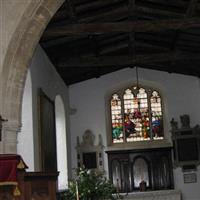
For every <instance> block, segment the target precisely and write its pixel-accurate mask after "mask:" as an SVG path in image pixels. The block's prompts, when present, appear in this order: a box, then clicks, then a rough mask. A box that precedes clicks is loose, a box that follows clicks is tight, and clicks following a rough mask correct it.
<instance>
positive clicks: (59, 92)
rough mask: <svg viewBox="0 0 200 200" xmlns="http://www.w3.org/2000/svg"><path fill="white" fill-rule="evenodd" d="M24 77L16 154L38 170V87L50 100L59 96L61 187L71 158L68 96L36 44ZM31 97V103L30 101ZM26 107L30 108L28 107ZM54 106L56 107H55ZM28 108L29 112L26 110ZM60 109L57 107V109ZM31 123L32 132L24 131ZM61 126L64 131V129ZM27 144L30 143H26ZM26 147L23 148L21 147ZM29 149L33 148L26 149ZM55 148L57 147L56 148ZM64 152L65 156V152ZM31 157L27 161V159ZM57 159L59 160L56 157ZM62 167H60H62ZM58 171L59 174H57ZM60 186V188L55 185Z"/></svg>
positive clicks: (50, 64)
mask: <svg viewBox="0 0 200 200" xmlns="http://www.w3.org/2000/svg"><path fill="white" fill-rule="evenodd" d="M29 73H30V76H31V80H32V84H30V83H29V82H30V81H28V80H29ZM29 73H28V78H27V81H26V84H25V90H24V96H23V103H22V108H24V109H22V116H24V117H22V130H21V132H20V134H19V137H18V153H19V154H20V155H22V157H23V158H24V161H25V162H27V164H28V165H30V166H31V167H30V169H33V170H35V171H38V170H40V164H39V143H38V141H39V140H38V106H37V104H38V99H37V98H38V89H39V88H41V89H42V90H43V91H44V92H45V94H46V95H47V96H48V97H49V98H50V99H51V100H53V101H55V100H56V97H58V96H59V98H60V99H59V100H60V101H61V99H62V104H63V105H62V109H64V110H63V113H62V115H63V116H64V117H65V125H64V126H62V131H63V134H66V135H64V136H63V137H65V142H66V143H67V144H66V143H65V147H66V148H67V149H68V150H67V149H65V152H64V150H63V149H62V150H63V152H64V154H62V156H63V159H62V161H63V163H62V164H61V163H59V166H60V165H62V169H63V166H65V167H66V169H65V170H66V172H68V177H66V174H65V181H66V183H65V186H66V185H67V179H68V178H70V176H71V174H70V172H71V167H70V166H71V164H70V161H71V158H70V154H69V150H70V134H69V108H68V107H69V99H68V88H67V86H66V85H65V83H64V82H63V80H62V79H61V78H60V76H59V75H58V73H57V72H56V70H55V68H54V66H53V65H52V63H51V62H50V60H49V58H48V57H47V56H46V54H45V52H44V51H43V50H42V48H41V47H40V46H38V47H37V49H36V51H35V54H34V56H33V59H32V62H31V65H30V68H29ZM30 99H31V101H32V102H31V103H30V101H29V100H30ZM29 106H30V107H29ZM57 108H58V107H57ZM29 110H32V115H31V114H30V112H28V113H27V111H29ZM59 111H60V110H59ZM30 123H31V125H32V130H30V132H32V134H28V133H27V129H26V127H28V128H30V127H29V125H30ZM64 129H65V130H64ZM29 145H30V146H29ZM25 146H26V148H24V147H25ZM29 148H30V149H33V151H29ZM58 148H59V147H58ZM66 154H68V155H66ZM27 157H30V158H31V159H32V161H31V162H29V160H28V158H27ZM60 160H61V159H60ZM63 170H64V169H63ZM61 174H62V173H61ZM59 189H60V188H59ZM61 189H64V181H63V183H62V188H61Z"/></svg>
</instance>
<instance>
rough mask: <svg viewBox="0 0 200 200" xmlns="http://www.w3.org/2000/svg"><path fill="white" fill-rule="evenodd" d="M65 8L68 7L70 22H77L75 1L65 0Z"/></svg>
mask: <svg viewBox="0 0 200 200" xmlns="http://www.w3.org/2000/svg"><path fill="white" fill-rule="evenodd" d="M65 6H66V10H67V14H68V15H69V17H70V20H71V21H72V22H75V21H76V11H75V6H74V3H73V0H65Z"/></svg>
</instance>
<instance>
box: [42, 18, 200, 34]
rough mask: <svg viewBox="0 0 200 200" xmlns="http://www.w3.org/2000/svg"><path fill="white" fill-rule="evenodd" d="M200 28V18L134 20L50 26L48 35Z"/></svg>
mask: <svg viewBox="0 0 200 200" xmlns="http://www.w3.org/2000/svg"><path fill="white" fill-rule="evenodd" d="M194 27H195V28H199V27H200V18H188V19H170V20H137V21H133V22H115V23H88V24H69V25H67V26H62V27H54V28H49V29H48V30H47V31H46V32H45V33H44V35H45V36H46V37H58V36H59V37H60V36H66V35H92V34H94V35H99V34H104V33H130V32H133V31H134V32H158V31H164V30H184V29H188V28H194Z"/></svg>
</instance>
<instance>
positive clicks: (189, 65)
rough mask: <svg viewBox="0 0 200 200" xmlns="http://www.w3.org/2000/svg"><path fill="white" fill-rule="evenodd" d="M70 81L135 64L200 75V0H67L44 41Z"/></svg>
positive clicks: (63, 75)
mask: <svg viewBox="0 0 200 200" xmlns="http://www.w3.org/2000/svg"><path fill="white" fill-rule="evenodd" d="M40 44H41V46H42V47H43V48H44V50H45V51H46V53H47V55H48V56H49V58H50V60H51V61H52V63H53V64H54V65H55V67H56V69H57V71H58V72H59V74H60V75H61V77H62V78H63V80H64V81H65V83H66V84H67V85H70V84H73V83H77V82H80V81H83V80H87V79H90V78H95V77H96V78H98V77H100V76H101V75H103V74H107V73H110V72H113V71H116V70H119V69H122V68H126V67H133V66H135V65H137V66H140V67H143V68H150V69H156V70H161V71H167V72H170V73H173V72H174V73H181V74H188V75H194V76H197V77H199V76H200V1H198V0H65V2H64V4H63V5H62V7H61V8H60V9H59V10H58V11H57V13H56V14H55V15H54V17H53V18H52V20H51V21H50V23H49V24H48V26H47V28H46V30H45V31H44V34H43V36H42V38H41V40H40Z"/></svg>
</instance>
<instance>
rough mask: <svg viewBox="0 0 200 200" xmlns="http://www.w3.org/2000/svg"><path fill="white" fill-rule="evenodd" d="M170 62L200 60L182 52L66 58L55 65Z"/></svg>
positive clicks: (100, 65)
mask: <svg viewBox="0 0 200 200" xmlns="http://www.w3.org/2000/svg"><path fill="white" fill-rule="evenodd" d="M171 60H177V61H178V60H181V61H183V60H186V61H187V60H200V56H199V54H186V53H182V52H176V54H174V53H173V52H172V53H158V54H148V55H147V54H144V55H137V57H135V58H130V57H129V56H101V57H93V56H87V57H81V58H68V59H67V60H64V61H61V62H59V63H57V67H59V68H67V67H105V66H129V65H136V64H146V63H160V62H168V61H169V62H170V61H171Z"/></svg>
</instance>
